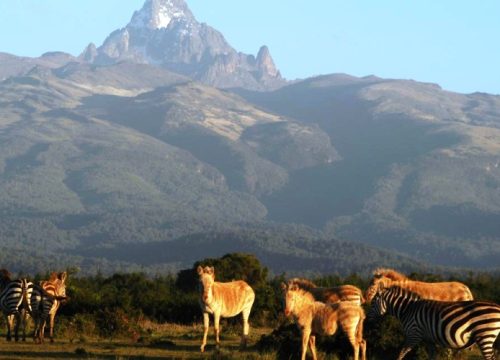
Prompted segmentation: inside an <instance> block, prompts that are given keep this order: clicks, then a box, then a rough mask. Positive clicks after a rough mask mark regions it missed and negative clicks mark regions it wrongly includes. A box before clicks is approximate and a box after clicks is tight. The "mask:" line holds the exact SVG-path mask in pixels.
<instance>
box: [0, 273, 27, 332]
mask: <svg viewBox="0 0 500 360" xmlns="http://www.w3.org/2000/svg"><path fill="white" fill-rule="evenodd" d="M0 289H1V292H0V309H1V310H2V313H3V314H4V316H5V319H6V323H7V336H6V338H7V341H11V340H12V327H13V325H14V321H15V327H14V338H15V340H16V341H18V340H19V326H20V324H21V320H22V319H23V318H24V317H25V313H24V312H25V311H28V312H31V305H30V297H31V293H32V291H33V283H32V282H30V281H28V280H27V279H19V280H11V274H10V273H9V272H8V271H7V270H5V269H1V270H0ZM25 338H26V332H25V327H24V325H23V340H24V339H25Z"/></svg>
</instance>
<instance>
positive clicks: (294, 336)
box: [0, 254, 500, 360]
mask: <svg viewBox="0 0 500 360" xmlns="http://www.w3.org/2000/svg"><path fill="white" fill-rule="evenodd" d="M198 265H211V266H214V267H215V269H216V279H217V280H218V281H230V280H233V279H243V280H245V281H247V282H248V283H249V284H250V285H251V286H252V287H253V289H254V290H255V293H256V301H255V304H254V307H253V310H252V314H251V316H250V322H251V337H250V341H249V343H250V347H249V348H248V349H247V350H246V351H244V352H242V353H240V352H239V349H238V344H239V337H240V332H241V319H240V317H237V318H234V319H226V320H224V321H223V322H222V333H221V336H222V339H221V340H222V348H221V350H220V352H215V351H214V346H213V344H214V339H213V329H212V330H211V332H210V336H209V342H208V344H209V347H208V348H207V353H206V354H205V355H203V356H202V354H200V353H199V346H200V344H201V337H202V326H201V322H202V321H201V311H200V309H199V305H198V294H197V290H196V289H197V281H198V275H197V273H196V270H195V269H196V267H197V266H198ZM71 271H72V270H71V269H69V272H70V278H69V287H68V289H67V293H68V295H69V297H70V300H69V301H68V302H67V303H66V304H64V305H63V306H62V308H61V309H60V312H59V315H58V318H57V319H56V345H49V344H46V345H42V346H36V345H34V344H33V343H32V341H31V339H28V341H27V343H22V344H10V343H6V342H4V341H3V340H2V339H0V342H1V343H2V346H0V358H4V357H6V358H13V359H21V358H35V357H36V358H72V357H83V358H112V359H114V358H123V359H126V358H144V359H146V358H151V359H159V358H202V357H205V358H206V357H209V358H210V357H216V358H245V357H246V358H283V359H285V358H286V359H289V358H294V357H295V356H297V355H298V354H299V350H298V349H299V348H300V343H299V332H298V331H297V329H296V326H295V325H294V324H291V323H290V322H289V321H288V320H287V319H286V318H285V317H284V315H283V308H282V306H283V305H282V300H281V290H280V286H279V285H280V283H281V282H282V281H283V280H284V279H285V276H284V275H280V276H273V277H271V276H269V273H268V269H267V268H265V267H263V266H262V265H261V264H260V262H259V260H258V259H257V258H256V257H255V256H253V255H247V254H228V255H226V256H224V257H222V258H217V259H204V260H202V261H199V262H196V263H195V264H193V267H192V268H190V269H185V270H182V271H180V272H179V273H178V274H177V275H175V276H174V275H166V276H157V277H154V278H152V277H148V276H147V275H145V274H142V273H129V274H115V275H112V276H109V277H105V276H102V275H94V276H85V277H82V276H78V274H75V273H74V271H73V273H72V274H71ZM44 277H45V275H38V276H36V277H35V279H34V280H38V279H40V278H44ZM411 277H412V278H415V279H420V280H425V281H440V280H449V279H453V280H458V281H462V282H464V283H466V284H467V285H468V286H469V287H470V288H471V290H472V292H473V293H474V296H475V297H476V299H482V300H490V301H494V302H497V303H500V276H498V275H493V274H486V273H485V274H472V273H469V274H461V275H460V276H455V277H451V276H446V277H445V276H440V275H436V274H417V273H414V274H411ZM312 280H313V281H315V282H316V283H317V284H318V285H321V286H335V285H339V284H353V285H356V286H358V287H360V288H361V289H363V290H364V289H366V288H367V285H368V282H369V278H368V277H361V276H359V275H356V274H352V275H349V276H346V277H340V276H337V275H331V276H324V277H320V278H315V279H312ZM1 329H5V327H4V326H3V325H2V327H1ZM365 337H366V339H367V341H368V354H369V358H370V359H381V360H382V359H384V360H385V359H391V358H396V354H397V352H398V351H399V349H400V347H401V344H402V340H403V337H402V333H401V329H400V326H399V324H398V322H397V321H396V320H394V319H391V318H387V319H384V321H381V322H378V323H376V324H374V323H368V322H367V323H365ZM318 348H319V350H320V351H321V352H322V354H323V355H322V356H323V358H325V359H343V358H346V356H347V354H350V348H349V345H348V342H347V340H346V339H344V338H343V336H342V335H341V334H338V335H337V336H335V337H333V338H324V339H319V341H318ZM474 354H476V353H474V352H467V353H465V354H464V355H463V359H474V357H473V355H474ZM411 358H412V357H411V356H410V357H409V359H411ZM413 358H414V359H419V360H420V359H421V360H423V359H426V358H427V357H426V355H425V352H424V351H423V348H420V349H418V351H417V352H416V353H415V354H414V355H413ZM444 358H445V357H443V359H444ZM478 359H479V358H478Z"/></svg>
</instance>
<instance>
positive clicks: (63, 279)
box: [58, 271, 68, 284]
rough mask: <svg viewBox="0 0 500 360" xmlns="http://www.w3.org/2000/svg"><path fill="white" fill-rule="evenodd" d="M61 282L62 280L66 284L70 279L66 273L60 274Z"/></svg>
mask: <svg viewBox="0 0 500 360" xmlns="http://www.w3.org/2000/svg"><path fill="white" fill-rule="evenodd" d="M58 277H59V280H61V281H62V282H63V284H64V282H65V281H66V278H67V277H68V274H67V273H66V271H64V272H62V273H60V274H59V276H58Z"/></svg>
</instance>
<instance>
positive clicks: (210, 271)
mask: <svg viewBox="0 0 500 360" xmlns="http://www.w3.org/2000/svg"><path fill="white" fill-rule="evenodd" d="M208 273H209V274H210V275H213V276H215V268H214V267H213V266H210V267H209V268H208Z"/></svg>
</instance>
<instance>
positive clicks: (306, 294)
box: [293, 284, 315, 302]
mask: <svg viewBox="0 0 500 360" xmlns="http://www.w3.org/2000/svg"><path fill="white" fill-rule="evenodd" d="M294 285H297V284H294ZM293 291H295V292H297V293H298V294H299V295H300V296H301V297H304V298H306V299H307V300H308V301H312V302H314V301H315V299H314V296H313V294H311V292H309V291H307V290H306V289H302V288H300V287H298V288H297V289H294V290H293Z"/></svg>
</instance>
